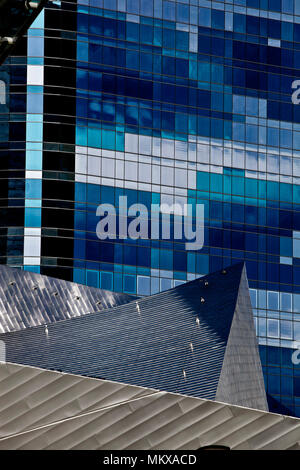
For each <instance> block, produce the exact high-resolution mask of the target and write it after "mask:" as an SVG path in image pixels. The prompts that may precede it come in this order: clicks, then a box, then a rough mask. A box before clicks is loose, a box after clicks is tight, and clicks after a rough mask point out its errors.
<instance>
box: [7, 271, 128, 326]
mask: <svg viewBox="0 0 300 470" xmlns="http://www.w3.org/2000/svg"><path fill="white" fill-rule="evenodd" d="M56 294H57V295H56ZM135 298H136V297H135V296H132V295H129V294H123V293H117V292H110V291H107V290H103V289H97V288H95V287H87V286H84V285H81V284H76V283H75V282H68V281H64V280H61V279H56V278H52V277H49V276H44V275H41V274H37V273H32V272H30V271H23V270H21V269H17V268H11V267H9V266H4V265H0V332H1V333H3V332H8V331H16V330H20V329H24V328H28V327H32V326H37V325H44V324H46V323H48V324H49V323H53V322H56V321H60V320H66V319H70V318H73V317H76V316H81V315H85V314H87V313H94V312H97V311H101V310H104V309H107V308H110V307H114V306H116V305H120V304H122V303H126V302H130V301H132V300H133V299H135ZM98 302H100V304H99V303H98Z"/></svg>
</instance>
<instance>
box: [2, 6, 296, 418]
mask: <svg viewBox="0 0 300 470" xmlns="http://www.w3.org/2000/svg"><path fill="white" fill-rule="evenodd" d="M24 44H25V45H24V47H23V49H22V48H21V49H20V50H19V52H18V53H16V56H15V57H13V58H11V59H9V61H8V62H7V63H6V65H5V66H4V67H6V69H4V68H2V69H1V71H0V72H1V73H3V74H4V75H0V80H1V77H2V76H3V77H4V78H5V77H6V75H5V73H6V74H7V77H9V78H6V80H7V84H8V90H9V108H7V105H6V108H4V107H2V108H1V104H0V113H1V120H2V122H0V128H1V142H0V144H1V152H2V154H3V155H4V156H5V158H6V160H5V159H2V160H1V161H2V162H3V167H1V170H2V171H3V178H2V180H3V181H4V180H5V179H6V180H5V181H7V183H5V185H2V187H1V189H0V191H2V192H3V196H2V200H3V204H2V208H1V211H2V214H3V217H2V223H3V229H2V228H1V230H3V233H2V232H1V233H0V235H1V237H2V240H3V242H2V245H1V247H2V248H1V260H2V262H7V263H9V264H12V265H19V266H25V268H26V269H33V270H37V271H40V272H42V273H45V274H51V275H54V276H57V277H63V278H66V279H70V280H74V281H77V282H81V283H86V284H88V285H93V286H98V287H102V288H105V289H111V290H116V291H124V292H128V293H133V294H138V295H149V294H153V293H155V292H158V291H160V290H165V289H168V288H170V287H173V286H176V285H178V284H180V283H182V282H186V281H188V280H190V279H194V278H195V277H199V276H201V275H204V274H206V273H208V272H212V271H214V270H217V269H220V268H222V267H225V266H227V265H230V264H232V263H235V262H239V261H241V260H244V261H245V262H246V265H247V272H248V278H249V285H250V288H251V297H252V303H253V309H254V317H255V324H256V328H257V335H258V338H259V342H260V345H261V355H262V362H263V366H264V373H265V380H266V387H267V390H268V393H269V399H270V405H271V407H272V409H274V411H278V410H283V412H287V413H291V414H296V415H298V416H300V411H299V407H300V392H299V383H298V382H299V379H298V376H299V373H300V372H299V366H298V365H297V364H294V363H293V362H292V354H293V352H294V351H295V349H296V346H297V341H300V331H299V325H300V317H299V314H300V305H299V303H300V302H299V295H300V216H299V203H300V189H299V188H300V105H297V104H293V102H292V94H293V93H294V92H295V91H296V92H297V89H295V88H292V87H293V83H294V81H296V80H300V70H299V68H300V66H299V64H300V4H299V2H298V1H296V0H234V1H209V0H190V1H188V0H184V1H177V2H175V1H172V0H140V1H138V0H78V2H76V1H68V2H63V1H62V2H60V1H56V2H52V4H51V5H49V6H48V7H47V8H46V9H45V12H44V17H43V18H42V20H41V18H40V19H39V21H38V22H37V23H36V24H35V25H33V27H32V28H31V30H30V33H29V37H28V41H27V42H26V41H25V40H24ZM26 55H27V58H26ZM26 77H27V84H26ZM11 84H12V85H11ZM26 85H27V88H26ZM9 113H10V114H9ZM26 141H27V142H26ZM25 143H26V144H25ZM7 169H9V171H8V172H7ZM25 171H26V173H25ZM123 195H126V196H127V197H128V201H129V204H132V203H135V202H141V203H143V204H145V205H146V207H147V208H150V205H151V203H154V204H161V203H169V204H171V203H178V204H180V205H183V204H185V203H189V204H192V205H193V206H195V204H197V203H201V204H204V208H205V241H204V247H203V248H202V249H201V250H199V251H194V252H193V251H189V252H187V251H186V250H185V245H184V243H181V242H180V241H179V240H174V239H171V240H141V239H139V240H106V241H100V240H99V239H98V238H97V236H96V225H97V222H98V221H99V218H98V217H97V216H96V209H97V206H98V205H99V204H100V203H104V202H107V203H111V204H112V203H113V204H115V205H116V206H118V200H119V197H120V196H123ZM7 200H9V201H10V202H9V204H8V203H7ZM24 227H25V232H24ZM31 242H34V243H31ZM298 317H299V318H298ZM287 377H289V378H287Z"/></svg>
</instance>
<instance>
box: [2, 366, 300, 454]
mask: <svg viewBox="0 0 300 470" xmlns="http://www.w3.org/2000/svg"><path fill="white" fill-rule="evenodd" d="M299 442H300V419H298V418H292V417H288V416H282V415H278V414H273V413H269V412H265V411H261V410H255V409H250V408H244V407H240V406H234V405H229V404H225V403H220V402H215V401H210V400H205V399H200V398H194V397H189V396H184V395H179V394H175V393H168V392H161V391H157V390H153V389H150V388H142V387H137V386H133V385H127V384H124V383H117V382H112V381H105V380H99V379H93V378H88V377H82V376H76V375H71V374H64V373H60V372H54V371H48V370H43V369H38V368H33V367H29V366H23V365H18V364H9V363H6V364H4V363H2V364H0V449H1V450H4V449H11V450H17V449H27V450H28V449H34V450H38V449H39V450H40V449H47V450H50V449H62V450H69V449H87V450H92V449H102V450H105V449H106V450H115V449H117V450H125V449H127V450H130V449H131V450H132V449H134V450H137V449H142V450H150V449H152V450H163V449H166V450H179V449H182V450H195V449H198V448H200V447H203V446H206V445H224V446H228V447H230V448H231V449H232V450H286V449H290V450H299V449H300V445H299Z"/></svg>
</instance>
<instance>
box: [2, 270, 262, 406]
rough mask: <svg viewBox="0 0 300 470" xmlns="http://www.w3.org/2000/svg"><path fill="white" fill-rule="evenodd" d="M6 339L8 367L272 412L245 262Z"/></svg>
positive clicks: (8, 334) (5, 337)
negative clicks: (23, 366) (60, 373)
mask: <svg viewBox="0 0 300 470" xmlns="http://www.w3.org/2000/svg"><path fill="white" fill-rule="evenodd" d="M57 282H58V283H59V282H61V281H59V280H58V281H57ZM37 295H38V294H37ZM0 299H1V295H0ZM203 300H204V302H203ZM73 302H74V301H73ZM0 340H3V341H4V342H5V344H6V358H7V361H9V362H14V363H17V364H27V365H32V366H36V367H42V368H45V369H52V370H61V371H63V372H68V373H73V374H80V375H87V376H91V377H97V378H105V379H109V380H117V381H122V382H126V383H131V384H134V385H140V386H145V387H153V388H157V389H160V390H167V391H169V392H177V393H185V394H188V395H192V396H198V397H201V398H208V399H216V400H220V401H227V402H230V403H233V404H238V405H243V406H252V407H255V408H260V409H268V406H267V400H266V394H265V387H264V382H263V375H262V369H261V363H260V358H259V352H258V345H257V338H256V334H255V329H254V321H253V314H252V307H251V302H250V296H249V290H248V282H247V277H246V272H245V267H244V265H243V263H240V264H237V265H235V266H231V267H228V268H226V270H221V271H218V272H216V273H212V274H209V275H207V276H205V277H203V278H201V279H197V280H195V281H191V282H188V283H186V284H182V285H180V286H178V287H175V288H174V289H170V290H168V291H165V292H161V293H159V294H155V295H151V296H148V297H143V298H141V299H138V300H135V301H132V302H129V303H127V304H123V305H118V306H116V307H113V308H109V309H106V310H103V311H102V312H99V313H95V314H93V315H83V316H79V317H77V318H72V319H69V320H64V321H59V322H56V323H53V324H49V325H48V327H47V330H45V327H44V326H39V327H35V328H27V329H25V330H21V331H16V332H12V333H6V334H2V335H0Z"/></svg>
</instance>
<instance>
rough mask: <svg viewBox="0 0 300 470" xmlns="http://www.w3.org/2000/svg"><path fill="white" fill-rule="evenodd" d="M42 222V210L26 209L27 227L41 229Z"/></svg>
mask: <svg viewBox="0 0 300 470" xmlns="http://www.w3.org/2000/svg"><path fill="white" fill-rule="evenodd" d="M41 222H42V212H41V209H36V208H30V207H28V208H26V209H25V227H40V226H41Z"/></svg>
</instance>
